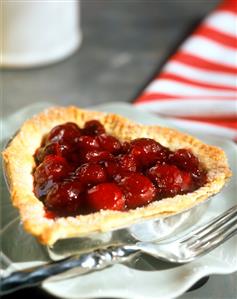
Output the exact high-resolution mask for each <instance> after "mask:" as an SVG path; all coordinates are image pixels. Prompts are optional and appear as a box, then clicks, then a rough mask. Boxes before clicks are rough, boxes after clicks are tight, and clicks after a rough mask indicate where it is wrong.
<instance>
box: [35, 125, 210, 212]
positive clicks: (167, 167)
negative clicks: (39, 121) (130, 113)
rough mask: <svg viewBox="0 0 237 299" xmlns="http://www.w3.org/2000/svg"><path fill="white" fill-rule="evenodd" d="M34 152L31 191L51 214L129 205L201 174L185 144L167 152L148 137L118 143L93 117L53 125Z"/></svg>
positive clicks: (197, 181)
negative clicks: (80, 121) (78, 124)
mask: <svg viewBox="0 0 237 299" xmlns="http://www.w3.org/2000/svg"><path fill="white" fill-rule="evenodd" d="M34 158H35V162H36V167H35V169H34V172H33V177H34V192H35V195H36V196H37V197H38V198H39V199H40V200H42V201H43V203H44V205H45V209H46V216H47V217H51V218H52V217H58V216H59V217H64V216H74V215H77V214H88V213H92V212H96V211H99V210H106V209H109V210H119V211H124V210H126V209H135V208H137V207H141V206H144V205H147V204H149V203H150V202H152V201H154V200H160V199H162V198H165V197H168V196H169V197H172V196H175V195H177V194H184V193H187V192H191V191H193V190H195V189H197V188H199V187H201V186H203V185H204V184H205V182H206V180H207V177H206V171H205V170H204V169H203V168H202V166H201V164H200V162H199V160H198V159H197V157H195V156H194V155H193V153H192V152H191V151H190V150H188V149H179V150H177V151H175V152H171V151H170V150H169V149H168V148H166V147H164V146H162V145H161V144H159V143H158V142H157V141H155V140H153V139H149V138H138V139H134V140H132V141H131V142H128V141H126V142H123V143H121V142H120V141H119V140H118V139H117V138H115V137H114V136H112V135H109V134H107V133H106V131H105V128H104V126H103V125H102V124H101V123H100V122H99V121H98V120H91V121H88V122H86V123H85V125H84V128H79V127H78V126H77V125H76V124H74V123H65V124H62V125H58V126H56V127H54V128H53V129H52V130H51V131H50V132H49V134H48V135H47V136H46V137H44V138H43V141H42V144H41V147H39V148H38V149H37V150H36V152H35V155H34ZM49 215H50V216H49Z"/></svg>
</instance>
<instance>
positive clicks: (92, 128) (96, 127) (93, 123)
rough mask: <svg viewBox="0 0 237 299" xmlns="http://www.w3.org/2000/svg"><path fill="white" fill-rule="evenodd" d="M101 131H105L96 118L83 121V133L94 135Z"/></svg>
mask: <svg viewBox="0 0 237 299" xmlns="http://www.w3.org/2000/svg"><path fill="white" fill-rule="evenodd" d="M103 133H105V128H104V126H103V125H102V124H101V123H100V122H99V121H98V120H89V121H87V122H86V123H85V126H84V129H83V134H84V135H91V136H96V135H99V134H103Z"/></svg>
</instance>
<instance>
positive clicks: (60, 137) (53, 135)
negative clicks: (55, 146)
mask: <svg viewBox="0 0 237 299" xmlns="http://www.w3.org/2000/svg"><path fill="white" fill-rule="evenodd" d="M80 136H81V130H80V128H79V127H78V126H77V125H76V124H74V123H71V122H68V123H65V124H63V125H59V126H56V127H54V128H53V129H52V130H51V131H50V133H49V134H48V136H47V137H46V140H45V142H46V143H49V142H58V143H59V144H64V143H69V144H72V143H77V141H78V138H79V137H80Z"/></svg>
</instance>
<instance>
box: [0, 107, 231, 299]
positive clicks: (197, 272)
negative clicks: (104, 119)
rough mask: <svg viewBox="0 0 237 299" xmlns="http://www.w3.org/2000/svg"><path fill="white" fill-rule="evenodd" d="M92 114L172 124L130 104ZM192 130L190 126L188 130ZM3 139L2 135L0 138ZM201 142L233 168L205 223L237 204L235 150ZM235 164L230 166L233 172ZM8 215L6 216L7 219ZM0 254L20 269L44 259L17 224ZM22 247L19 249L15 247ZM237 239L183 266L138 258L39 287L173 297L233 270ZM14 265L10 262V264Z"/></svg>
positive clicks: (9, 211) (82, 294)
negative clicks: (221, 152)
mask: <svg viewBox="0 0 237 299" xmlns="http://www.w3.org/2000/svg"><path fill="white" fill-rule="evenodd" d="M47 106H48V104H47V103H43V104H38V105H37V106H35V105H34V106H31V107H29V108H28V109H24V110H23V111H21V112H18V114H17V117H18V118H17V120H16V116H11V117H10V118H8V120H7V122H4V124H5V128H6V130H5V132H7V133H8V134H10V133H13V131H14V130H16V128H17V127H18V126H19V124H20V123H21V122H22V121H23V120H24V119H25V118H26V117H29V116H31V115H32V113H36V112H38V111H39V110H42V108H44V107H47ZM95 109H97V110H101V111H108V112H116V113H118V114H121V115H124V116H126V117H129V118H130V119H133V120H135V121H137V122H140V123H146V124H162V125H168V126H174V125H173V123H172V122H169V121H168V120H164V119H161V118H158V117H156V116H152V115H150V114H148V113H144V112H142V111H139V110H137V109H135V108H134V107H132V106H131V105H129V104H124V103H114V104H106V105H101V106H97V107H95ZM188 131H189V132H192V127H191V125H190V127H189V128H188ZM5 137H6V136H5ZM199 137H201V138H202V139H203V140H204V141H205V142H207V143H211V144H213V145H217V146H219V147H221V148H222V149H224V150H225V152H226V154H227V156H228V159H229V163H230V165H231V166H233V169H232V170H233V177H232V179H231V181H230V182H229V184H228V185H227V187H225V188H224V190H223V191H222V192H221V193H220V194H218V195H216V196H215V198H213V200H212V201H211V205H210V208H209V210H208V211H207V212H206V214H205V217H204V218H205V220H206V219H207V218H211V217H213V216H214V215H216V214H218V213H220V212H221V211H224V210H226V209H228V208H229V207H230V206H232V205H234V204H236V203H237V199H236V194H237V186H236V181H237V172H236V165H237V150H236V149H237V148H236V146H235V145H234V143H232V142H231V141H228V140H225V139H223V138H218V137H216V136H210V135H208V136H205V135H201V136H199ZM234 165H235V168H234ZM3 209H5V211H4V213H3V215H4V216H5V218H4V219H3V220H4V222H3V223H5V225H6V224H7V223H9V222H10V221H11V219H13V218H14V217H15V215H16V212H15V211H14V210H13V208H12V207H11V204H10V203H9V200H8V196H5V198H3ZM6 216H7V217H6ZM2 238H3V243H2V244H3V252H4V253H5V254H7V256H8V257H9V258H10V259H11V261H12V263H11V267H17V268H23V267H27V266H29V265H34V264H37V263H39V262H40V261H44V260H47V255H46V253H45V250H44V248H43V247H42V246H40V245H39V244H38V242H37V241H35V239H34V238H32V237H31V236H29V235H28V234H26V233H24V232H23V231H22V228H21V225H20V224H19V222H18V220H15V221H14V220H13V221H12V222H11V223H9V224H8V225H7V226H5V228H4V229H3V230H2ZM19 244H21V250H17V248H18V247H17V246H18V245H19ZM236 252H237V236H235V237H233V238H232V239H231V240H229V241H227V242H226V243H225V244H223V245H222V246H220V247H219V248H217V249H216V250H214V251H212V252H211V253H210V254H208V255H206V256H204V257H202V258H200V259H198V260H196V261H194V262H192V263H189V264H187V265H181V266H176V267H175V266H173V265H170V264H166V263H162V262H159V261H157V260H155V259H154V258H149V257H146V256H142V257H140V258H139V259H137V260H135V261H133V262H132V263H130V264H129V265H127V266H125V265H120V264H119V265H114V266H112V267H110V268H107V269H105V270H103V271H98V272H94V273H91V274H87V275H84V276H81V277H77V278H71V279H68V280H64V281H58V282H55V281H54V282H52V281H50V280H49V281H45V282H44V283H43V286H42V287H43V289H44V290H46V291H48V292H49V293H51V294H53V295H54V296H57V297H59V298H75V299H76V298H77V299H81V298H98V297H99V298H101V297H104V298H105V297H110V298H111V297H113V298H124V299H125V298H126V299H127V298H131V299H134V298H136V299H159V298H166V299H168V298H175V297H177V296H179V295H181V294H183V293H184V292H185V291H186V290H188V289H189V288H190V287H191V286H192V285H193V284H194V283H195V282H197V281H198V280H199V279H200V278H202V277H205V276H208V275H210V274H229V273H233V272H235V271H237V255H236ZM13 262H14V263H13Z"/></svg>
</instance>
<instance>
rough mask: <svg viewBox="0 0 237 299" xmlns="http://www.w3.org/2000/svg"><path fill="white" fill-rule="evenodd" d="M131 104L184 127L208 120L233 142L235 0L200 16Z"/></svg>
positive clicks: (236, 122) (236, 119)
mask: <svg viewBox="0 0 237 299" xmlns="http://www.w3.org/2000/svg"><path fill="white" fill-rule="evenodd" d="M135 105H137V107H139V108H141V109H144V110H147V111H151V112H155V113H157V114H159V115H161V116H166V117H171V118H175V119H176V120H177V121H178V122H182V124H186V126H187V125H188V124H189V125H190V121H192V124H195V125H197V124H198V123H199V124H200V121H203V122H206V123H209V124H210V123H211V124H212V125H213V124H214V126H212V130H216V131H218V130H219V132H221V134H220V135H221V136H226V137H229V138H232V139H235V140H237V0H225V1H223V2H222V3H221V5H220V6H219V7H217V8H216V9H215V10H214V12H212V13H211V14H210V15H209V16H208V17H207V18H205V19H204V21H203V22H202V24H201V25H200V26H199V27H198V28H197V30H196V31H194V33H193V34H192V35H191V36H190V37H189V38H188V39H187V40H186V41H185V42H184V44H183V45H182V46H181V47H180V48H179V50H178V51H177V53H176V54H174V55H173V56H172V57H171V59H170V60H169V61H168V63H167V64H166V65H165V66H164V68H163V69H162V72H161V73H160V74H159V75H158V76H157V77H156V78H155V79H154V80H153V81H152V82H151V83H150V84H149V85H148V87H147V88H146V89H145V90H144V92H143V93H142V94H141V95H140V96H139V97H138V98H137V99H136V101H135ZM181 120H182V121H181ZM202 127H203V126H202ZM213 128H214V129H213Z"/></svg>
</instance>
